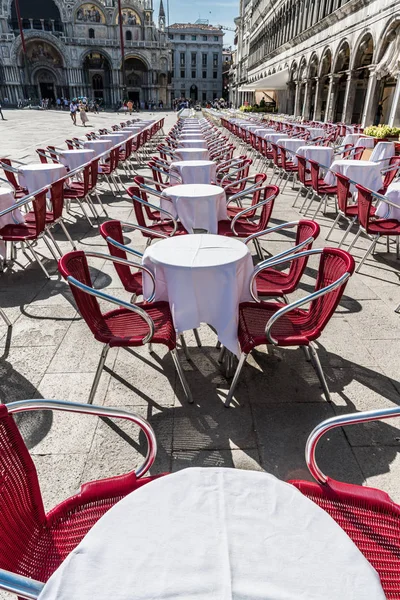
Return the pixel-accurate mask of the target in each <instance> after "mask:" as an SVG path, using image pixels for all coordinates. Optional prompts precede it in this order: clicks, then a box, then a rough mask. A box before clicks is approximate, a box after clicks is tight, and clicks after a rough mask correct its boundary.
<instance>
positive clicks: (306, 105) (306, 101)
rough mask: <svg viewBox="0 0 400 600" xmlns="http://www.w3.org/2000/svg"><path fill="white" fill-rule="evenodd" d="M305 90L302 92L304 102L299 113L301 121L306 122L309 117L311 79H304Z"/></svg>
mask: <svg viewBox="0 0 400 600" xmlns="http://www.w3.org/2000/svg"><path fill="white" fill-rule="evenodd" d="M304 85H305V90H304V102H303V107H302V111H301V116H302V118H303V119H306V120H308V118H309V116H310V100H311V89H312V87H311V79H306V82H305V84H304Z"/></svg>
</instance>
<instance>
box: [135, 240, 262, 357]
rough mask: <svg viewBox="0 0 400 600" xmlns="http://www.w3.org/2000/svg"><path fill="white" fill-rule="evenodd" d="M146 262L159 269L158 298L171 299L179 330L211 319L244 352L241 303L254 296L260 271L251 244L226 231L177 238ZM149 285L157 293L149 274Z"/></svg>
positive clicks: (150, 252) (154, 249)
mask: <svg viewBox="0 0 400 600" xmlns="http://www.w3.org/2000/svg"><path fill="white" fill-rule="evenodd" d="M143 265H144V266H145V267H147V268H148V269H150V271H152V272H153V273H154V276H155V280H156V291H155V298H156V300H166V301H168V302H169V305H170V308H171V313H172V317H173V320H174V325H175V328H176V330H177V331H178V332H179V333H182V332H184V331H187V330H190V329H196V328H197V327H199V326H200V323H208V324H209V325H212V326H213V327H214V329H215V330H216V331H217V334H218V339H219V340H220V342H221V343H222V344H223V345H224V346H225V347H226V348H227V349H228V350H230V351H231V352H234V353H235V354H236V355H239V354H240V350H239V344H238V338H237V331H238V313H239V303H240V302H247V301H250V300H251V294H250V280H251V277H252V274H253V269H254V267H253V261H252V258H251V254H250V252H249V249H248V248H247V246H246V244H243V242H241V241H239V240H236V239H234V238H228V237H224V236H220V235H210V234H201V235H182V236H176V237H172V238H169V239H166V240H162V241H160V242H157V243H155V244H152V245H151V246H150V247H149V248H147V249H146V251H145V253H144V257H143ZM143 283H144V293H145V295H146V294H148V293H149V290H150V294H151V292H152V282H151V281H150V279H149V278H146V273H145V274H144V279H143ZM150 294H149V295H150ZM146 297H147V296H146Z"/></svg>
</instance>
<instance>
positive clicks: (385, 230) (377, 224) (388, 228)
mask: <svg viewBox="0 0 400 600" xmlns="http://www.w3.org/2000/svg"><path fill="white" fill-rule="evenodd" d="M368 233H371V234H372V235H374V234H377V233H379V234H380V235H400V221H397V219H377V220H376V221H370V222H369V223H368Z"/></svg>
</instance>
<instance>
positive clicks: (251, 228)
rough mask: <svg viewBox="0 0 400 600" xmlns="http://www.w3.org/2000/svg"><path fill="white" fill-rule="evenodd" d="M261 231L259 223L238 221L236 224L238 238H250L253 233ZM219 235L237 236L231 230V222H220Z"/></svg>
mask: <svg viewBox="0 0 400 600" xmlns="http://www.w3.org/2000/svg"><path fill="white" fill-rule="evenodd" d="M241 210H243V209H241ZM259 229H260V228H259V225H258V223H250V222H248V221H240V220H239V221H236V223H235V231H236V232H237V235H238V237H248V236H249V235H251V234H252V233H257V232H258V231H259ZM218 235H232V236H234V235H235V234H234V233H233V232H232V229H231V221H219V222H218Z"/></svg>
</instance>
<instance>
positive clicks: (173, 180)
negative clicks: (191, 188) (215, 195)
mask: <svg viewBox="0 0 400 600" xmlns="http://www.w3.org/2000/svg"><path fill="white" fill-rule="evenodd" d="M216 177H217V165H216V164H215V162H214V161H212V160H177V161H174V162H172V163H171V165H170V168H169V181H170V184H171V185H178V184H179V183H184V184H189V183H204V184H210V183H211V182H212V181H215V179H216Z"/></svg>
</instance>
